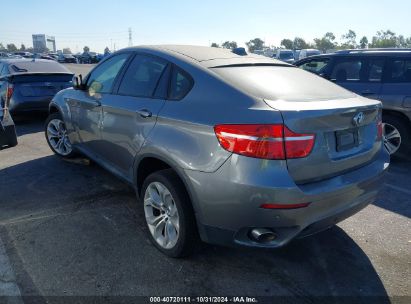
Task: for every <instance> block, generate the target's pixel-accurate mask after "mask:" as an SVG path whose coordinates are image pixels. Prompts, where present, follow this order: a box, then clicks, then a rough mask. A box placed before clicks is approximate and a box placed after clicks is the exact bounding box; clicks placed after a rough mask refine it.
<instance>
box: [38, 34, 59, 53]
mask: <svg viewBox="0 0 411 304" xmlns="http://www.w3.org/2000/svg"><path fill="white" fill-rule="evenodd" d="M33 49H34V51H35V52H44V51H46V50H48V51H50V52H53V53H55V52H56V39H55V38H54V37H53V36H47V35H44V34H33Z"/></svg>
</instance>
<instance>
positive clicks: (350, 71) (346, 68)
mask: <svg viewBox="0 0 411 304" xmlns="http://www.w3.org/2000/svg"><path fill="white" fill-rule="evenodd" d="M363 67H364V62H363V60H362V59H360V58H344V59H340V60H339V61H337V63H336V64H335V66H334V68H333V70H332V72H331V80H333V81H335V82H337V83H338V82H347V81H349V82H359V81H360V80H362V79H363V77H361V76H362V73H363V71H362V70H363Z"/></svg>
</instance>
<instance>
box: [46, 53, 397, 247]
mask: <svg viewBox="0 0 411 304" xmlns="http://www.w3.org/2000/svg"><path fill="white" fill-rule="evenodd" d="M130 51H131V52H138V53H141V54H150V55H154V56H160V57H161V58H164V59H166V60H168V61H169V62H171V63H173V64H175V65H177V66H179V67H180V68H182V69H184V70H185V71H186V72H188V73H189V74H190V75H191V76H192V77H193V79H194V85H193V88H192V90H191V91H190V92H189V93H188V95H187V96H186V97H185V98H183V99H182V100H180V101H172V100H161V99H147V98H135V97H125V96H119V95H104V94H101V95H99V96H94V97H91V96H89V95H88V93H87V92H86V91H83V90H75V89H67V90H64V91H61V92H60V93H58V94H57V95H56V96H55V98H54V99H53V101H52V103H51V104H50V107H51V108H52V110H58V111H60V113H61V114H62V116H63V118H64V121H65V123H66V128H67V130H68V133H69V138H70V140H71V142H72V144H73V146H74V147H75V148H76V149H78V150H79V151H81V152H83V153H84V154H86V155H87V156H89V157H91V158H92V159H94V160H95V161H97V162H98V163H99V164H101V165H102V166H103V167H105V168H106V169H108V170H110V171H111V172H113V173H114V174H116V175H117V176H119V177H121V178H123V179H124V180H126V181H127V182H129V183H130V184H131V185H133V186H135V187H136V180H137V176H136V174H137V171H138V170H137V169H138V166H139V164H140V162H141V161H142V160H143V159H145V158H146V157H154V158H157V159H159V160H162V161H164V162H165V163H167V164H168V165H169V166H170V167H172V168H173V169H174V170H175V171H176V172H177V174H178V175H179V176H180V178H181V179H182V181H183V182H184V184H185V185H186V187H187V191H188V193H189V195H190V198H191V201H192V203H193V207H194V210H195V214H196V220H197V224H198V227H199V231H200V235H201V237H202V239H203V240H205V241H207V242H212V243H221V244H225V245H230V244H231V245H233V244H242V245H250V246H261V244H258V243H256V242H253V241H252V240H250V239H249V238H248V231H249V229H250V228H252V227H267V228H273V229H275V231H276V232H277V233H278V235H279V237H278V238H277V239H276V240H275V241H274V242H272V243H270V244H265V245H264V246H266V247H277V246H281V245H284V244H285V243H287V242H289V241H290V240H291V239H292V238H294V237H296V236H297V235H302V234H309V233H311V232H314V231H317V230H321V229H324V228H326V227H328V226H330V225H332V224H334V223H335V222H337V221H339V220H342V219H344V218H345V217H347V216H349V215H350V214H351V213H353V212H356V211H358V210H359V209H360V208H363V207H364V206H366V205H367V204H369V203H370V202H372V201H373V200H374V199H375V197H376V195H377V190H378V186H379V183H380V179H381V176H382V173H383V172H384V171H385V169H386V168H387V167H388V163H389V156H388V153H387V152H386V151H385V150H384V149H383V148H382V143H381V140H375V138H376V126H375V122H376V119H377V117H378V115H379V111H380V107H381V105H380V103H378V102H375V101H371V100H368V99H364V98H361V97H354V98H351V99H343V100H334V101H333V104H335V105H336V106H335V107H332V106H330V104H331V101H329V100H328V101H322V102H314V103H304V102H302V103H299V104H297V103H288V102H282V101H281V100H271V101H270V100H263V99H262V98H259V97H258V96H253V95H252V94H250V91H249V90H247V89H245V88H241V87H236V86H234V85H233V84H232V83H231V82H230V81H229V80H227V79H225V78H223V77H221V76H220V75H218V74H216V73H214V72H213V71H212V70H211V69H210V67H215V66H221V65H242V64H245V63H247V62H248V63H252V64H271V65H273V64H274V65H281V66H285V67H287V66H288V65H285V64H284V63H281V62H278V61H275V60H271V59H266V58H264V57H260V56H256V55H253V56H237V55H235V54H233V53H231V52H229V51H223V50H213V49H209V48H202V47H187V46H176V47H173V46H159V47H139V48H131V49H126V50H124V51H123V52H130ZM183 53H184V54H185V55H183ZM287 68H289V67H287ZM302 72H303V71H302ZM303 73H306V72H303ZM310 104H311V105H310ZM304 108H305V109H304ZM141 109H148V110H150V111H151V112H152V113H153V116H152V117H149V118H145V119H143V118H141V117H140V116H139V114H138V113H137V112H136V111H138V110H141ZM327 109H328V110H327ZM358 110H364V111H368V113H369V115H368V116H367V117H368V118H367V119H368V121H366V124H367V125H365V126H364V127H363V132H365V133H366V134H365V135H364V141H365V142H364V143H363V145H361V146H360V148H361V149H364V151H355V153H354V155H351V156H350V155H345V156H344V157H342V158H341V159H332V157H333V155H332V153H331V154H330V152H329V151H327V145H330V146H331V145H332V144H333V143H332V142H329V139H327V134H326V132H327V131H330V132H334V130H336V129H337V130H338V129H344V128H346V127H347V124H348V125H349V124H350V122H351V119H352V114H353V113H355V112H356V111H358ZM283 122H285V124H287V125H288V126H289V127H292V128H294V131H296V132H299V131H300V130H301V131H302V132H307V131H312V132H319V133H318V141H317V140H316V145H315V148H314V150H313V152H312V153H311V154H310V157H309V158H304V159H295V160H288V161H286V160H262V159H256V158H250V157H244V156H240V155H236V154H232V153H230V152H228V151H226V150H224V149H223V148H222V147H221V146H220V145H219V142H218V140H217V138H216V136H215V133H214V126H215V125H216V124H228V123H236V124H242V123H248V124H251V123H258V124H282V123H283ZM302 122H303V123H302ZM325 125H327V126H328V129H327V128H324V126H325ZM307 127H308V128H307ZM320 137H321V138H320ZM267 202H271V203H283V204H287V203H289V204H296V203H300V202H310V203H311V204H310V206H309V207H307V208H304V209H298V210H263V209H260V208H259V205H260V204H262V203H267ZM315 223H317V224H316V225H318V227H317V226H315V227H314V228H315V229H314V228H313V229H312V231H311V230H310V229H311V228H310V227H311V226H312V225H314V224H315ZM318 223H320V224H318Z"/></svg>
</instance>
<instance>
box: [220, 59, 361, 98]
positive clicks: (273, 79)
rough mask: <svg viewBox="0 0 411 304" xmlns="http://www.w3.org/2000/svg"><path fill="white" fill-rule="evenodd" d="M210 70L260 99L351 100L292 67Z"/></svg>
mask: <svg viewBox="0 0 411 304" xmlns="http://www.w3.org/2000/svg"><path fill="white" fill-rule="evenodd" d="M212 70H213V71H215V72H216V73H217V74H219V75H220V76H221V77H223V78H224V79H225V80H226V81H228V82H229V83H231V84H232V85H234V86H235V87H239V88H240V89H242V90H244V91H246V92H247V93H249V94H251V95H253V96H256V97H259V98H263V99H269V100H284V101H316V100H325V99H337V98H341V99H343V98H350V97H354V96H355V94H353V93H351V92H349V91H347V90H345V89H343V88H342V87H340V86H337V85H336V84H334V83H332V82H330V81H328V80H325V79H323V78H322V77H319V76H316V75H314V74H312V73H309V72H306V71H303V70H301V69H299V68H296V67H284V66H246V67H222V68H218V67H217V68H213V69H212Z"/></svg>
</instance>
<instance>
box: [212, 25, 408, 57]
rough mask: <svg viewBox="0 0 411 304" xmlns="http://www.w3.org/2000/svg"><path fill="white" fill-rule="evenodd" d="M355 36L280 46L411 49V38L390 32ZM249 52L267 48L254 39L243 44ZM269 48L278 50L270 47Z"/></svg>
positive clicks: (327, 35) (227, 45) (326, 37)
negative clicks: (369, 36) (370, 35)
mask: <svg viewBox="0 0 411 304" xmlns="http://www.w3.org/2000/svg"><path fill="white" fill-rule="evenodd" d="M358 38H359V37H357V34H356V33H355V32H354V31H353V30H348V32H347V33H346V34H344V35H342V36H341V39H340V40H339V41H337V37H336V36H335V35H334V34H333V33H331V32H327V33H325V34H324V36H323V37H320V38H315V39H314V41H313V42H307V41H305V40H304V39H303V38H301V37H295V38H294V39H289V38H285V39H282V40H281V46H280V47H284V48H286V49H292V50H301V49H318V50H320V51H322V52H324V53H325V52H326V51H327V50H336V49H337V50H338V49H356V48H361V49H365V48H411V37H409V38H405V37H404V36H403V35H397V34H396V33H394V32H392V31H391V30H385V31H384V30H381V31H378V32H377V33H376V34H375V35H374V36H373V37H372V38H371V40H368V38H367V37H366V36H363V37H361V38H360V39H358ZM245 44H246V45H247V48H248V50H249V51H250V52H254V51H255V50H263V49H264V48H266V47H268V46H266V45H265V42H264V41H263V40H262V39H260V38H254V39H252V40H250V41H248V42H246V43H245ZM211 46H212V47H222V48H226V49H233V48H236V47H237V42H235V41H226V42H224V43H222V44H221V46H220V45H219V44H217V43H215V42H213V43H212V44H211ZM271 48H278V47H275V46H271Z"/></svg>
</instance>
